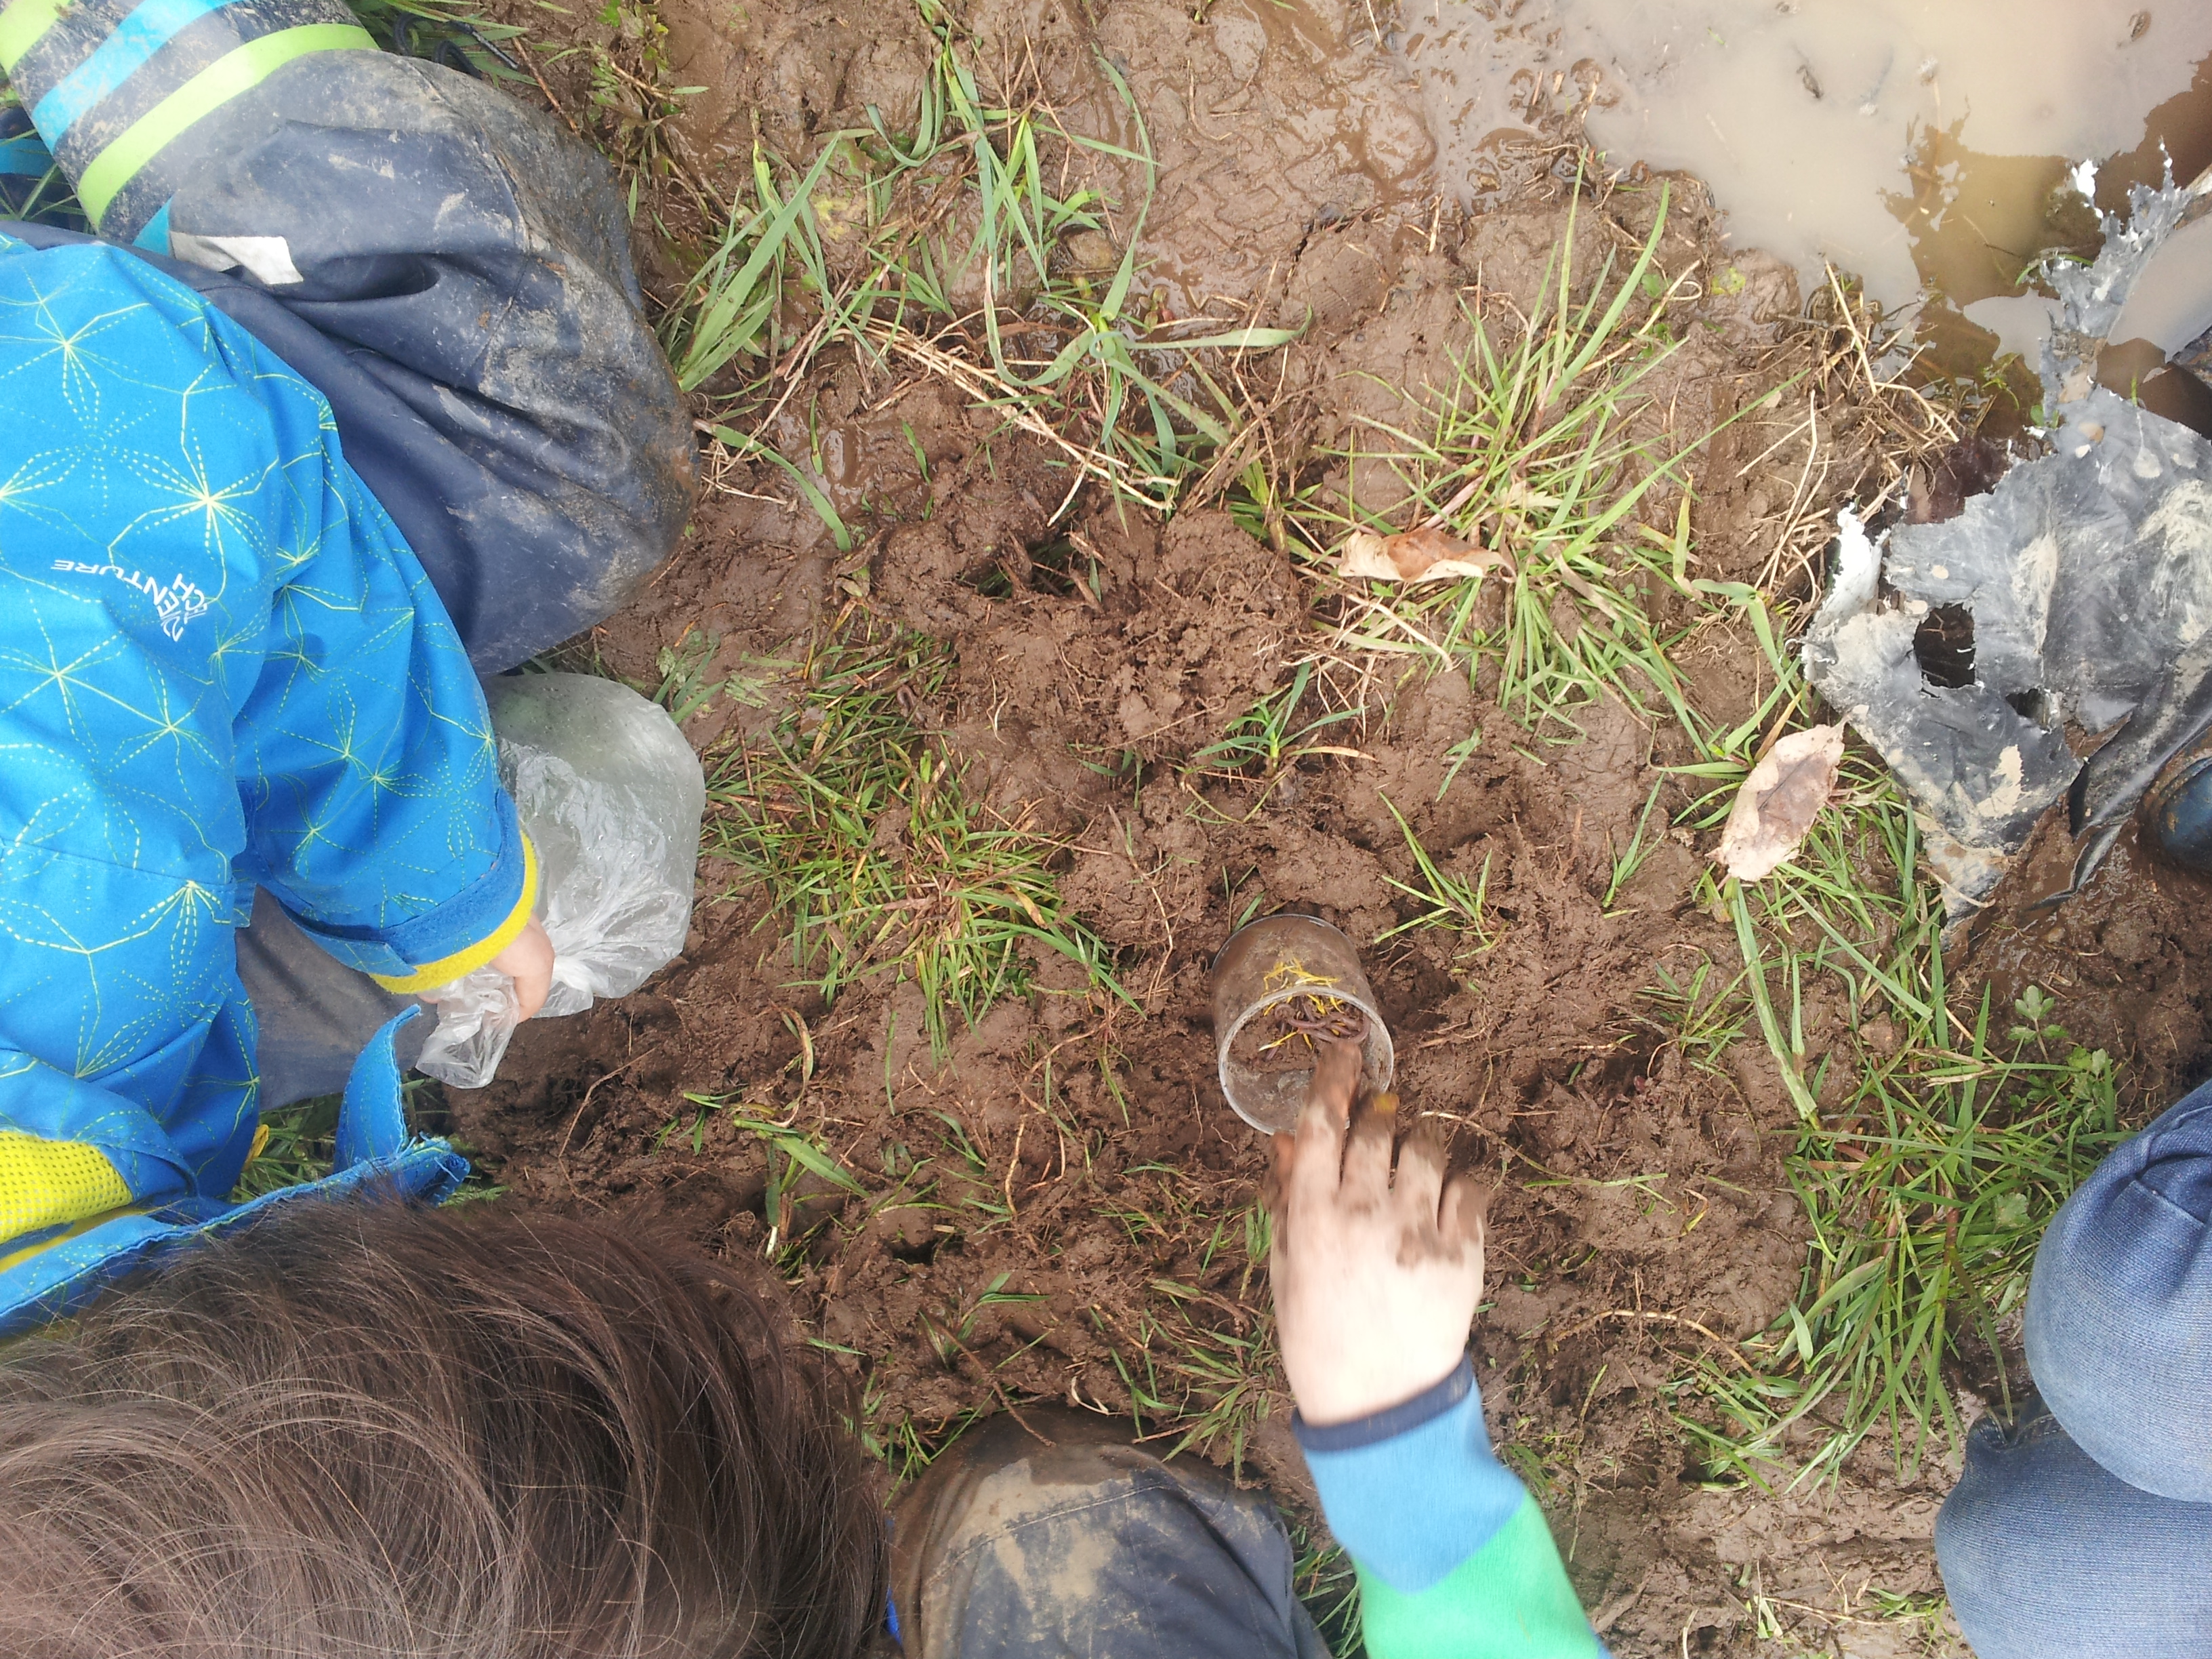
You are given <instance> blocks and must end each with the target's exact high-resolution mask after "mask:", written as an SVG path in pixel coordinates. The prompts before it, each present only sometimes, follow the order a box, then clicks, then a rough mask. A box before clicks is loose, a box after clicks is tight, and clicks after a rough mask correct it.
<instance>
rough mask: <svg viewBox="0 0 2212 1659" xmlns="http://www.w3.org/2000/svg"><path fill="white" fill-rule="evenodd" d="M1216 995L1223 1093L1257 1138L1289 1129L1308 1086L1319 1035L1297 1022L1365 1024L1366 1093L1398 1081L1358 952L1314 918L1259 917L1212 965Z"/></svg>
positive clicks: (1361, 1074) (1394, 1059) (1216, 1034)
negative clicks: (1246, 1036) (1249, 1030)
mask: <svg viewBox="0 0 2212 1659" xmlns="http://www.w3.org/2000/svg"><path fill="white" fill-rule="evenodd" d="M1212 991H1213V1032H1214V1039H1215V1041H1216V1042H1217V1043H1218V1045H1219V1063H1220V1068H1221V1091H1222V1093H1224V1094H1225V1095H1227V1096H1228V1097H1229V1104H1230V1106H1231V1108H1232V1109H1234V1110H1235V1112H1236V1114H1237V1116H1239V1117H1241V1118H1243V1120H1244V1121H1246V1122H1247V1123H1249V1124H1250V1125H1251V1126H1252V1127H1254V1128H1255V1129H1258V1130H1260V1131H1261V1132H1262V1133H1267V1134H1274V1133H1279V1132H1281V1131H1283V1130H1286V1129H1289V1128H1291V1127H1292V1126H1293V1125H1295V1124H1296V1123H1297V1121H1298V1114H1299V1113H1300V1112H1301V1111H1303V1110H1304V1109H1305V1103H1306V1095H1307V1092H1308V1091H1310V1089H1311V1088H1312V1086H1313V1064H1312V1061H1313V1060H1318V1059H1319V1057H1320V1049H1319V1048H1318V1046H1317V1043H1318V1042H1319V1041H1322V1040H1325V1034H1309V1032H1308V1031H1306V1030H1304V1029H1301V1025H1300V1024H1296V1023H1294V1022H1303V1023H1304V1024H1323V1025H1328V1026H1334V1027H1337V1028H1340V1029H1341V1028H1346V1027H1348V1026H1350V1025H1351V1024H1352V1022H1353V1021H1355V1020H1357V1021H1358V1022H1361V1023H1363V1024H1364V1026H1365V1032H1364V1036H1363V1037H1362V1040H1361V1043H1360V1050H1361V1054H1360V1067H1359V1080H1360V1084H1361V1085H1362V1087H1363V1088H1366V1089H1370V1090H1383V1089H1387V1088H1389V1086H1390V1079H1392V1078H1393V1077H1394V1076H1395V1075H1396V1072H1397V1063H1398V1061H1397V1053H1396V1050H1395V1049H1394V1048H1392V1047H1391V1044H1390V1031H1389V1027H1388V1026H1386V1025H1384V1024H1383V1011H1382V1010H1381V1009H1380V1008H1379V1007H1377V1006H1376V1002H1375V991H1374V987H1372V986H1370V985H1369V984H1368V982H1367V975H1366V974H1365V972H1364V971H1363V970H1362V969H1361V968H1360V965H1359V952H1358V949H1357V948H1356V947H1355V946H1354V945H1352V941H1351V940H1350V939H1346V937H1345V936H1344V935H1343V934H1342V933H1340V932H1339V931H1338V930H1337V929H1335V928H1334V927H1330V926H1329V925H1328V923H1327V922H1325V921H1322V920H1321V919H1320V918H1319V917H1317V916H1293V915H1276V916H1263V917H1261V919H1260V920H1259V921H1255V922H1252V923H1250V924H1249V925H1248V926H1246V927H1240V928H1238V929H1237V932H1236V933H1232V934H1231V935H1230V939H1229V943H1228V944H1226V945H1223V946H1222V947H1221V954H1220V955H1218V956H1217V957H1214V959H1213V972H1212ZM1301 999H1303V1000H1301ZM1285 1005H1289V1006H1287V1007H1286V1006H1285ZM1271 1014H1272V1015H1273V1024H1269V1023H1268V1022H1269V1017H1270V1015H1271ZM1247 1027H1253V1028H1255V1029H1254V1030H1253V1036H1252V1038H1251V1039H1250V1040H1248V1041H1247V1042H1245V1043H1243V1044H1242V1045H1240V1044H1239V1043H1238V1042H1237V1039H1238V1037H1239V1036H1242V1035H1243V1033H1244V1032H1245V1030H1246V1028H1247ZM1346 1035H1349V1032H1348V1030H1347V1031H1346ZM1240 1048H1241V1051H1240ZM1278 1050H1279V1051H1281V1052H1280V1053H1277V1052H1276V1051H1278ZM1255 1051H1258V1052H1255ZM1261 1053H1265V1054H1270V1055H1273V1058H1269V1059H1263V1058H1261ZM1300 1059H1304V1060H1306V1061H1307V1063H1306V1064H1305V1065H1304V1066H1300V1065H1298V1064H1297V1061H1298V1060H1300Z"/></svg>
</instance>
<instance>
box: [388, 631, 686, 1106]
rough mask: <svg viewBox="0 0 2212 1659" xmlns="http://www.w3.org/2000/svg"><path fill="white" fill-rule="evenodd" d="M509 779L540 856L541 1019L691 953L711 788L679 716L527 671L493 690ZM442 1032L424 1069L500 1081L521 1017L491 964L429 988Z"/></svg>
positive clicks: (427, 1050)
mask: <svg viewBox="0 0 2212 1659" xmlns="http://www.w3.org/2000/svg"><path fill="white" fill-rule="evenodd" d="M484 695H485V697H486V699H487V701H488V702H489V703H490V705H491V721H492V730H493V731H494V732H496V733H497V734H498V737H499V775H500V781H501V782H502V783H504V784H505V785H506V786H507V790H508V792H509V793H511V794H513V797H514V805H515V810H516V811H518V812H519V813H520V815H521V818H522V827H523V829H525V830H526V831H527V832H528V834H529V836H530V839H531V842H532V845H533V846H534V847H535V848H537V850H538V920H539V921H542V922H544V924H545V932H546V935H547V937H548V938H550V939H551V940H552V942H553V987H552V989H551V991H550V993H549V994H547V996H546V999H545V1006H544V1008H543V1009H541V1010H540V1011H539V1017H540V1018H545V1017H547V1016H552V1015H560V1014H575V1013H581V1012H583V1011H584V1010H585V1009H586V1008H588V1007H590V1006H592V1002H593V1000H595V999H597V998H599V997H618V996H626V995H628V994H629V993H630V992H632V991H635V989H636V988H637V987H639V986H640V985H642V984H643V983H644V982H645V981H646V979H647V977H648V976H649V975H652V974H653V972H655V971H656V970H657V969H660V968H663V967H665V966H666V965H667V964H668V963H670V962H671V961H672V960H673V959H674V958H675V957H676V954H677V952H678V951H681V950H682V949H683V948H684V937H685V935H686V934H687V933H689V932H690V927H691V884H692V874H693V870H694V868H695V866H696V865H697V863H698V859H699V822H700V817H701V816H702V813H703V812H704V811H705V809H706V804H707V789H706V782H705V780H704V778H703V777H702V775H701V773H700V769H699V761H698V757H696V755H694V754H693V753H692V752H691V745H690V744H689V743H687V742H686V741H685V740H684V734H683V733H682V732H679V731H678V730H677V728H676V724H675V722H674V721H672V720H670V719H669V718H668V716H667V714H665V712H663V711H662V710H661V709H660V708H658V707H656V706H655V705H654V704H653V703H651V702H647V700H646V699H645V698H643V697H641V696H638V694H637V693H636V692H635V691H633V690H630V689H629V687H628V686H626V685H619V684H616V683H615V682H614V681H612V680H603V679H598V678H592V676H590V675H586V674H523V675H514V676H510V677H507V678H501V679H496V680H494V681H491V682H490V683H489V684H487V685H486V686H485V688H484ZM428 1000H429V1001H430V1002H431V1003H432V1004H433V1006H434V1007H435V1010H436V1012H437V1016H438V1026H437V1029H436V1030H435V1031H433V1032H431V1033H430V1036H429V1038H428V1041H427V1042H424V1044H423V1045H422V1057H421V1058H420V1059H419V1060H416V1067H417V1068H418V1069H419V1070H421V1071H423V1072H427V1073H428V1074H429V1075H430V1076H432V1077H435V1078H438V1079H441V1080H442V1081H444V1082H447V1083H450V1084H453V1085H457V1086H459V1087H460V1088H464V1089H480V1088H482V1087H483V1085H485V1084H487V1083H489V1082H490V1081H491V1079H492V1076H493V1073H495V1072H496V1071H497V1070H498V1068H499V1062H500V1058H501V1056H502V1055H503V1054H506V1052H507V1041H508V1039H509V1038H511V1037H512V1036H513V1035H514V1028H515V1026H516V1025H517V1024H519V1023H520V1022H519V1021H518V1020H517V1019H516V1018H515V1012H516V1004H515V998H514V983H513V981H512V980H510V979H508V978H507V975H505V974H502V973H501V972H500V971H499V970H498V969H495V968H479V969H477V970H476V972H474V973H472V974H470V975H466V976H465V977H464V978H462V979H459V980H457V981H454V982H453V984H451V985H448V986H445V987H441V988H440V989H439V990H437V991H435V992H432V993H430V994H428Z"/></svg>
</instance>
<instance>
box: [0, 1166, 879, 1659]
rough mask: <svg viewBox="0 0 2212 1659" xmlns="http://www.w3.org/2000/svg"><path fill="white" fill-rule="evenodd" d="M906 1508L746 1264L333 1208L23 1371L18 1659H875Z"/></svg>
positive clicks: (317, 1209) (12, 1621) (144, 1289)
mask: <svg viewBox="0 0 2212 1659" xmlns="http://www.w3.org/2000/svg"><path fill="white" fill-rule="evenodd" d="M884 1572H885V1565H884V1531H883V1521H882V1512H881V1509H880V1507H879V1503H878V1492H877V1490H876V1483H875V1482H874V1480H872V1478H871V1472H870V1468H869V1466H868V1465H867V1463H866V1460H865V1459H864V1458H863V1456H862V1455H861V1453H860V1449H859V1447H858V1445H857V1444H856V1443H854V1438H853V1437H852V1436H851V1435H850V1434H849V1433H848V1432H847V1431H845V1430H844V1429H843V1428H842V1426H841V1425H840V1424H839V1421H838V1418H837V1414H836V1410H835V1409H834V1407H833V1406H832V1404H831V1401H830V1400H829V1395H827V1394H826V1393H825V1390H824V1389H823V1385H822V1383H820V1381H819V1379H818V1376H817V1374H816V1373H815V1372H814V1371H813V1370H812V1369H811V1367H810V1366H808V1365H806V1364H804V1363H802V1362H801V1361H800V1360H799V1358H797V1357H796V1355H795V1353H794V1352H793V1349H792V1348H791V1347H790V1346H787V1340H786V1339H785V1337H784V1335H783V1324H782V1319H781V1315H779V1314H778V1313H777V1312H775V1310H774V1309H773V1308H772V1307H771V1305H770V1304H768V1303H767V1302H764V1301H763V1300H762V1299H761V1298H760V1297H757V1296H756V1295H754V1294H753V1293H752V1292H750V1291H748V1290H747V1289H745V1288H744V1286H742V1285H740V1284H739V1283H738V1280H737V1279H736V1278H735V1277H734V1276H733V1275H732V1273H729V1272H728V1271H727V1270H726V1269H722V1268H718V1267H715V1266H714V1264H712V1263H710V1262H708V1261H705V1260H704V1259H702V1258H698V1257H695V1256H690V1255H685V1254H684V1253H683V1252H682V1251H681V1250H680V1249H669V1248H667V1247H665V1246H664V1245H661V1244H659V1243H656V1242H655V1241H653V1240H652V1239H651V1238H650V1237H644V1238H641V1237H637V1236H636V1235H635V1233H634V1232H633V1231H629V1230H626V1229H622V1228H618V1227H617V1226H615V1225H610V1224H607V1223H603V1222H599V1221H587V1220H574V1219H563V1218H558V1217H555V1216H551V1215H546V1214H533V1213H530V1212H525V1211H521V1210H520V1209H517V1208H512V1207H510V1206H507V1205H505V1204H500V1203H487V1204H472V1205H468V1206H462V1207H460V1208H458V1209H443V1210H434V1209H425V1208H422V1207H418V1206H410V1205H406V1204H403V1203H399V1202H397V1201H380V1202H379V1201H372V1202H363V1201H362V1200H360V1199H358V1198H355V1199H347V1200H307V1199H302V1200H295V1201H293V1202H292V1203H290V1204H288V1205H281V1206H276V1208H275V1210H274V1211H273V1212H272V1213H270V1214H269V1215H268V1216H266V1217H265V1218H262V1219H260V1220H258V1221H257V1222H254V1223H252V1224H250V1225H245V1226H241V1227H240V1228H239V1229H237V1230H235V1231H233V1232H231V1233H229V1234H228V1235H225V1236H222V1237H218V1238H216V1239H215V1240H213V1241H211V1242H210V1243H207V1244H205V1245H204V1246H202V1247H199V1248H196V1249H191V1250H186V1251H183V1252H179V1253H178V1254H177V1255H174V1256H173V1258H172V1259H171V1260H170V1261H168V1262H167V1264H166V1265H164V1266H161V1267H158V1268H156V1269H154V1270H151V1271H149V1272H146V1273H141V1274H139V1275H137V1277H136V1278H135V1279H132V1280H131V1281H130V1282H128V1283H126V1284H125V1285H123V1286H122V1287H121V1288H119V1289H118V1290H116V1291H111V1292H109V1293H108V1294H107V1295H106V1296H105V1297H102V1298H101V1299H100V1301H99V1302H98V1303H96V1304H94V1306H93V1307H92V1308H91V1309H90V1310H89V1311H88V1312H87V1313H86V1314H85V1315H84V1316H82V1318H79V1319H76V1320H74V1321H70V1322H66V1323H64V1324H61V1325H58V1326H55V1327H52V1328H49V1329H48V1330H46V1331H44V1332H41V1333H40V1334H34V1335H31V1336H27V1337H24V1338H21V1339H19V1340H15V1341H14V1342H12V1343H10V1344H9V1345H7V1346H5V1347H0V1654H4V1655H7V1656H10V1659H13V1656H36V1659H124V1656H130V1659H172V1656H174V1659H182V1656H188V1655H189V1656H193V1659H199V1656H207V1659H249V1656H250V1659H275V1656H279V1655H282V1656H285V1659H324V1656H337V1655H343V1656H346V1659H432V1656H435V1659H569V1656H575V1659H582V1656H591V1659H645V1656H656V1659H658V1656H666V1659H677V1656H684V1659H690V1656H694V1655H698V1656H706V1655H716V1656H720V1655H727V1656H732V1659H735V1656H753V1655H758V1656H762V1659H770V1656H775V1659H785V1656H788V1659H817V1656H819V1659H848V1656H850V1655H852V1654H853V1653H854V1651H855V1650H858V1649H859V1647H860V1644H861V1643H862V1642H863V1641H864V1640H866V1638H868V1636H869V1634H870V1632H872V1631H873V1630H874V1629H875V1628H876V1626H877V1625H878V1621H879V1620H880V1619H881V1616H882V1612H883V1607H884Z"/></svg>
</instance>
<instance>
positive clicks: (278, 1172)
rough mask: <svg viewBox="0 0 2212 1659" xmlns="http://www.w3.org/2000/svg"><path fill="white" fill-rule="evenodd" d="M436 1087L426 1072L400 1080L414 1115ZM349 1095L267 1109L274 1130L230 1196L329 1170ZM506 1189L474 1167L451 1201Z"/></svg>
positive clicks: (264, 1121) (315, 1177)
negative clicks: (419, 1098) (423, 1095)
mask: <svg viewBox="0 0 2212 1659" xmlns="http://www.w3.org/2000/svg"><path fill="white" fill-rule="evenodd" d="M434 1086H435V1085H433V1083H432V1082H431V1079H428V1078H424V1077H410V1078H409V1079H406V1081H405V1082H404V1083H403V1084H402V1085H400V1089H401V1092H402V1097H403V1099H404V1101H405V1102H406V1103H407V1104H408V1106H409V1107H410V1116H411V1115H412V1111H411V1108H412V1106H413V1103H414V1100H415V1097H416V1095H417V1094H418V1093H419V1092H420V1091H422V1090H424V1089H427V1088H431V1087H434ZM343 1098H344V1097H343V1096H340V1095H318V1096H316V1097H314V1098H313V1099H312V1100H301V1101H295V1103H292V1104H291V1105H289V1106H277V1107H272V1108H271V1109H269V1110H268V1111H265V1112H264V1113H262V1115H261V1127H263V1128H264V1129H266V1130H267V1131H268V1132H269V1133H268V1134H267V1136H266V1138H265V1139H264V1140H263V1141H262V1143H261V1150H260V1152H258V1153H257V1154H256V1155H255V1156H254V1157H253V1158H251V1159H249V1160H248V1161H247V1163H246V1167H245V1168H244V1169H243V1170H240V1171H239V1175H238V1184H237V1185H236V1186H234V1187H233V1188H231V1192H230V1201H231V1202H232V1203H233V1204H243V1203H245V1202H246V1200H249V1199H255V1198H259V1197H262V1196H263V1195H264V1194H269V1193H274V1192H281V1191H283V1189H284V1188H287V1187H303V1186H305V1185H307V1183H308V1182H313V1181H320V1180H321V1179H322V1178H323V1177H324V1176H327V1175H329V1174H330V1173H331V1170H333V1169H335V1168H336V1167H337V1131H338V1108H339V1105H340V1103H342V1102H343ZM459 1151H460V1152H463V1153H464V1154H465V1153H466V1152H467V1151H468V1148H467V1147H465V1146H461V1147H459ZM506 1190H507V1188H504V1187H501V1186H495V1185H494V1184H493V1183H492V1182H489V1181H488V1180H486V1179H485V1178H484V1177H483V1176H482V1175H481V1174H478V1173H473V1172H472V1173H471V1175H470V1176H469V1178H468V1179H467V1180H466V1181H465V1182H462V1183H461V1187H460V1188H459V1191H457V1192H456V1193H454V1194H453V1196H452V1197H451V1198H449V1199H447V1200H446V1201H447V1203H449V1204H465V1203H470V1202H471V1201H474V1200H479V1199H486V1198H497V1197H498V1196H500V1194H502V1193H504V1192H505V1191H506Z"/></svg>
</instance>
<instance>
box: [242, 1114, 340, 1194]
mask: <svg viewBox="0 0 2212 1659" xmlns="http://www.w3.org/2000/svg"><path fill="white" fill-rule="evenodd" d="M340 1098H341V1097H339V1096H337V1095H323V1096H319V1097H317V1098H315V1099H313V1100H303V1101H301V1102H299V1103H297V1104H295V1105H291V1106H279V1107H277V1108H276V1109H274V1110H273V1111H267V1112H264V1113H263V1114H262V1115H261V1125H262V1127H264V1128H265V1129H267V1130H268V1131H269V1137H268V1139H266V1140H264V1141H263V1142H262V1143H261V1152H260V1154H259V1155H258V1157H256V1158H253V1159H252V1161H251V1162H249V1163H248V1164H246V1167H245V1168H244V1169H243V1170H240V1171H239V1175H238V1185H237V1186H236V1187H235V1188H233V1189H232V1191H231V1194H230V1201H231V1202H232V1203H234V1204H243V1203H245V1202H246V1200H248V1199H252V1198H259V1197H260V1196H262V1194H264V1193H273V1192H277V1191H280V1190H282V1189H283V1188H286V1187H301V1186H305V1185H306V1184H307V1182H311V1181H320V1180H321V1179H322V1178H323V1177H324V1176H326V1175H328V1174H330V1172H331V1169H332V1168H333V1167H334V1166H335V1164H336V1160H337V1132H338V1103H339V1100H340Z"/></svg>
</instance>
